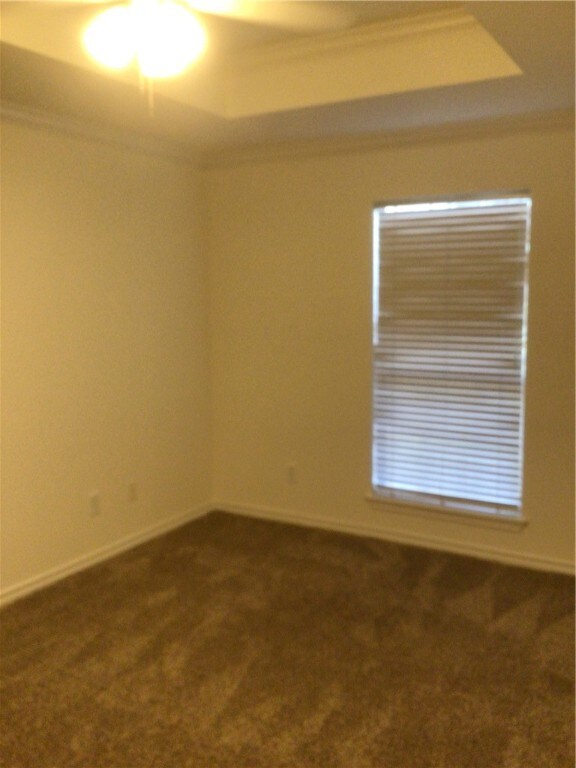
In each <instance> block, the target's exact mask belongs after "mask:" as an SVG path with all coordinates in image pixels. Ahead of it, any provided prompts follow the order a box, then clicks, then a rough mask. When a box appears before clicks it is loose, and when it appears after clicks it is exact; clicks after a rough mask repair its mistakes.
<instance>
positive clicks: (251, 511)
mask: <svg viewBox="0 0 576 768" xmlns="http://www.w3.org/2000/svg"><path fill="white" fill-rule="evenodd" d="M216 510H218V511H222V512H229V513H231V514H235V515H243V516H246V517H255V518H260V519H263V520H272V521H276V522H279V523H291V524H293V525H301V526H306V527H309V528H320V529H324V530H330V531H336V532H339V533H349V534H352V535H356V536H368V537H370V538H375V539H382V540H384V541H391V542H394V543H397V544H408V545H413V546H418V547H426V548H428V549H434V550H438V551H441V552H451V553H453V554H457V555H468V556H470V557H477V558H481V559H483V560H493V561H496V562H500V563H505V564H507V565H516V566H521V567H524V568H532V569H536V570H541V571H551V572H554V573H565V574H569V575H574V563H573V562H571V561H569V560H560V559H556V558H549V557H542V556H538V555H531V554H524V553H518V552H514V551H511V550H505V549H496V548H491V547H482V546H478V545H474V544H470V543H469V542H463V541H454V540H452V539H446V538H442V537H438V536H425V535H419V534H413V533H405V532H402V531H397V530H393V529H389V528H385V527H382V526H378V527H373V526H370V525H364V524H356V523H350V522H346V521H342V520H336V519H328V518H322V517H316V516H313V515H305V514H301V513H299V512H294V511H293V510H287V509H278V508H271V507H260V506H255V505H250V504H232V503H229V502H224V501H219V502H211V503H207V504H201V505H199V506H197V507H195V508H194V509H192V510H189V511H188V512H184V513H182V514H179V515H174V516H173V517H170V518H168V519H166V520H162V521H161V522H159V523H156V524H155V525H152V526H149V527H148V528H144V529H143V530H141V531H138V532H136V533H134V534H130V535H129V536H125V537H124V538H122V539H117V540H116V541H113V542H111V543H110V544H107V545H106V546H104V547H100V548H99V549H96V550H92V551H91V552H88V553H86V554H85V555H82V556H81V557H78V558H75V559H74V560H69V561H68V562H66V563H63V564H62V565H59V566H56V567H55V568H51V569H49V570H48V571H44V572H43V573H40V574H38V575H37V576H33V577H32V578H29V579H25V580H24V581H21V582H19V583H17V584H14V585H13V586H11V587H8V588H7V589H5V590H2V591H0V606H4V605H8V603H11V602H14V601H15V600H18V599H20V598H22V597H25V596H26V595H29V594H31V593H32V592H36V591H37V590H39V589H42V588H43V587H47V586H49V585H50V584H53V583H54V582H56V581H60V580H61V579H64V578H65V577H66V576H70V575H72V574H73V573H77V572H78V571H82V570H84V569H86V568H89V567H91V566H92V565H96V564H98V563H101V562H103V561H105V560H108V559H110V558H111V557H114V555H118V554H120V553H121V552H125V551H126V550H128V549H132V548H133V547H136V546H138V544H143V543H144V542H146V541H149V540H150V539H154V538H156V537H158V536H161V535H162V534H164V533H168V531H171V530H174V529H175V528H180V527H181V526H182V525H185V524H186V523H188V522H190V521H192V520H196V519H198V518H200V517H203V516H204V515H206V514H208V513H209V512H211V511H216Z"/></svg>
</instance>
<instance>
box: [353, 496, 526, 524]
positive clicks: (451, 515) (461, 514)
mask: <svg viewBox="0 0 576 768" xmlns="http://www.w3.org/2000/svg"><path fill="white" fill-rule="evenodd" d="M366 500H367V501H368V502H370V503H371V504H374V505H377V506H380V507H385V508H386V511H387V512H394V513H397V514H400V515H411V516H418V517H424V518H427V519H429V520H442V521H444V522H451V523H463V524H464V525H475V526H480V527H482V528H497V529H499V530H507V531H517V532H519V531H521V530H522V529H524V528H525V527H526V526H527V525H528V520H527V519H526V518H525V517H523V516H522V515H520V516H518V517H504V516H500V515H498V514H496V513H495V514H493V515H488V514H482V513H480V512H466V510H458V509H443V508H442V507H435V506H432V505H428V504H418V503H415V502H408V501H403V500H401V499H392V498H386V497H385V496H377V495H376V494H375V493H372V492H370V493H367V494H366Z"/></svg>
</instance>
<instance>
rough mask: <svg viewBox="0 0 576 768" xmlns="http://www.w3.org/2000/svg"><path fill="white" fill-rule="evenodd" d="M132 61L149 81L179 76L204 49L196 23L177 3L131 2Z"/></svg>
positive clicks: (201, 35)
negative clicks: (134, 51)
mask: <svg viewBox="0 0 576 768" xmlns="http://www.w3.org/2000/svg"><path fill="white" fill-rule="evenodd" d="M133 11H134V15H135V24H136V40H137V43H136V58H137V61H138V68H139V70H140V72H141V73H142V75H144V77H146V78H149V79H151V80H156V79H159V78H166V77H174V76H175V75H179V74H182V73H183V72H184V71H185V70H186V69H187V68H188V67H189V66H190V65H191V64H193V63H194V62H195V61H196V60H197V59H198V58H200V56H201V55H202V53H203V52H204V50H205V48H206V42H207V41H206V33H205V31H204V27H203V26H202V24H201V23H200V21H199V20H198V19H197V18H196V17H195V16H194V15H193V14H192V13H190V12H189V11H187V10H186V9H185V8H183V7H182V6H181V5H178V4H177V3H173V2H169V1H167V0H160V1H156V0H134V4H133Z"/></svg>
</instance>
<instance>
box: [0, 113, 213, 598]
mask: <svg viewBox="0 0 576 768" xmlns="http://www.w3.org/2000/svg"><path fill="white" fill-rule="evenodd" d="M196 211H197V200H196V178H195V175H194V173H193V171H192V170H191V168H190V166H187V165H185V164H182V163H179V162H176V161H174V160H171V159H167V158H162V157H160V156H157V155H156V156H154V155H152V154H144V153H142V152H138V151H136V150H129V149H128V150H127V149H126V148H123V147H119V146H117V147H115V146H109V145H106V144H104V143H102V142H99V141H95V140H89V139H86V138H81V137H78V136H76V137H73V136H68V135H66V134H64V133H58V132H54V131H48V130H43V129H40V128H38V127H34V126H31V125H23V124H19V123H15V122H6V123H5V124H4V125H3V133H2V289H3V302H2V312H3V317H2V320H3V347H2V355H3V359H2V363H3V374H4V375H3V392H2V395H3V446H2V447H3V453H2V475H3V488H2V490H3V494H2V589H3V591H5V592H6V591H8V592H9V591H10V589H12V588H14V587H18V586H19V585H22V584H25V583H26V582H27V581H28V580H32V581H33V582H34V581H35V580H36V581H38V580H39V579H40V580H42V578H43V577H44V576H46V575H48V576H49V575H50V574H51V573H53V571H54V569H56V572H60V571H62V569H63V570H64V571H65V570H66V568H67V567H68V566H69V565H70V564H72V565H73V564H74V563H76V564H78V563H80V564H82V563H83V562H84V559H85V558H90V557H91V556H92V555H93V554H94V553H95V552H96V553H97V552H98V551H100V550H103V551H108V550H109V548H110V547H111V546H115V545H117V544H118V543H119V542H126V541H129V540H132V539H131V537H132V538H133V537H134V536H136V537H137V536H138V535H140V534H142V532H144V531H146V530H148V529H151V528H154V527H155V526H162V525H165V524H166V522H167V521H170V520H171V519H173V518H174V516H180V515H184V516H185V515H188V514H191V513H194V511H195V510H197V509H198V508H199V505H203V504H204V503H205V502H207V501H208V498H209V496H210V479H209V453H210V448H209V442H210V423H209V418H210V415H209V391H208V384H209V382H208V355H207V331H206V290H205V288H206V285H205V277H206V275H205V269H204V265H203V260H202V256H201V253H200V249H199V228H198V220H197V216H196ZM133 482H134V483H136V484H137V499H136V500H133V499H132V500H131V497H130V490H129V486H130V483H133ZM95 490H97V491H99V492H100V494H101V504H102V507H101V514H100V515H99V516H97V517H91V516H90V514H89V501H88V498H89V495H90V493H91V492H93V491H95Z"/></svg>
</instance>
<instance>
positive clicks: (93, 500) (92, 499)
mask: <svg viewBox="0 0 576 768" xmlns="http://www.w3.org/2000/svg"><path fill="white" fill-rule="evenodd" d="M88 505H89V509H90V517H97V516H98V515H99V514H100V513H101V511H102V503H101V499H100V494H99V493H98V491H94V492H93V493H91V494H90V496H89V497H88Z"/></svg>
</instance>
